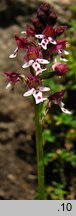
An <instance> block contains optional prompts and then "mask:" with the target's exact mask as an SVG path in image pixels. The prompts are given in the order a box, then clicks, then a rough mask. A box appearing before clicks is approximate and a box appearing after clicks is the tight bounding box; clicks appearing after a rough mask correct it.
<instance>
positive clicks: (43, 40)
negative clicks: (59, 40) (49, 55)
mask: <svg viewBox="0 0 76 216" xmlns="http://www.w3.org/2000/svg"><path fill="white" fill-rule="evenodd" d="M48 42H49V41H48V39H46V38H44V39H42V41H41V43H39V45H41V46H42V48H43V49H44V50H47V44H48Z"/></svg>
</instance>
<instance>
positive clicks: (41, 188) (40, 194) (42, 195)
mask: <svg viewBox="0 0 76 216" xmlns="http://www.w3.org/2000/svg"><path fill="white" fill-rule="evenodd" d="M40 106H41V104H37V105H35V121H36V150H37V168H38V200H45V186H44V157H43V142H42V127H41V123H40V108H41V107H40Z"/></svg>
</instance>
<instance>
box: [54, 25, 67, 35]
mask: <svg viewBox="0 0 76 216" xmlns="http://www.w3.org/2000/svg"><path fill="white" fill-rule="evenodd" d="M66 29H67V26H58V27H57V28H55V36H59V35H61V34H62V33H63V32H64V31H65V30H66Z"/></svg>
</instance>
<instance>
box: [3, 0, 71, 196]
mask: <svg viewBox="0 0 76 216" xmlns="http://www.w3.org/2000/svg"><path fill="white" fill-rule="evenodd" d="M48 2H50V3H53V5H54V7H55V8H56V11H57V14H58V16H59V20H60V22H61V23H64V24H67V23H68V22H70V19H71V17H72V14H71V11H70V10H69V5H70V4H73V3H75V1H72V3H71V0H66V1H62V0H60V1H59V0H55V1H53V0H51V1H48ZM38 4H39V1H34V0H29V4H28V1H27V0H23V1H15V0H1V1H0V53H1V56H0V199H1V200H8V199H10V200H11V199H14V200H20V199H24V200H27V199H29V200H32V199H34V196H35V193H36V190H37V168H36V151H35V125H34V108H33V103H32V100H31V99H27V98H26V99H25V98H24V97H23V96H22V95H23V93H24V89H22V87H21V86H20V85H19V87H18V86H17V88H16V89H15V91H14V92H12V93H11V92H6V89H5V87H6V80H5V75H4V73H5V72H6V71H10V70H11V69H12V71H20V70H21V65H22V61H21V55H19V56H18V57H17V59H16V60H15V61H14V60H10V59H9V55H10V54H11V53H12V51H13V50H14V49H15V41H14V35H15V34H20V33H21V31H23V30H24V29H25V25H26V23H27V22H29V21H30V17H31V16H33V15H34V14H35V12H36V9H37V6H38ZM65 12H66V13H65ZM64 14H65V16H64Z"/></svg>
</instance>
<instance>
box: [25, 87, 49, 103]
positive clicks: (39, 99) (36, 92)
mask: <svg viewBox="0 0 76 216" xmlns="http://www.w3.org/2000/svg"><path fill="white" fill-rule="evenodd" d="M45 91H50V88H48V87H42V86H39V88H38V89H37V90H36V89H34V88H32V89H30V90H28V91H27V92H25V93H24V96H25V97H26V96H30V95H33V96H34V98H35V101H36V104H39V103H41V102H43V101H45V100H47V98H43V97H42V92H45Z"/></svg>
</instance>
